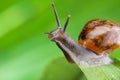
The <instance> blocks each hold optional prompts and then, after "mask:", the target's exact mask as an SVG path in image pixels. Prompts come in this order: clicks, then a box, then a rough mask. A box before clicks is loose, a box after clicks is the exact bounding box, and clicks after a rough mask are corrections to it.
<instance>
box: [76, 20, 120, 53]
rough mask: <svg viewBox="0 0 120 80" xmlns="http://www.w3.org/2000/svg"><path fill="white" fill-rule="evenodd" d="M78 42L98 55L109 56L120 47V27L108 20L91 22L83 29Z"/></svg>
mask: <svg viewBox="0 0 120 80" xmlns="http://www.w3.org/2000/svg"><path fill="white" fill-rule="evenodd" d="M78 41H79V44H81V45H82V46H83V47H85V48H87V49H89V50H91V51H93V52H95V53H96V54H103V53H108V54H109V53H111V52H112V51H113V50H114V49H116V48H118V47H120V25H118V24H117V23H115V22H112V21H107V20H99V19H96V20H91V21H89V22H88V23H87V24H86V25H85V27H84V28H83V30H82V32H81V33H80V35H79V38H78Z"/></svg>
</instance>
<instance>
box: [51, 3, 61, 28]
mask: <svg viewBox="0 0 120 80" xmlns="http://www.w3.org/2000/svg"><path fill="white" fill-rule="evenodd" d="M52 8H53V11H54V14H55V18H56V21H57V26H58V27H57V28H60V26H61V24H60V20H59V17H58V14H57V11H56V9H55V6H54V3H53V2H52Z"/></svg>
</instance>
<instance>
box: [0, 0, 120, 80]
mask: <svg viewBox="0 0 120 80" xmlns="http://www.w3.org/2000/svg"><path fill="white" fill-rule="evenodd" d="M52 1H54V3H55V6H56V8H57V11H58V15H59V18H60V20H61V24H62V25H64V22H65V20H66V17H67V15H68V14H70V15H71V19H70V22H69V25H68V26H69V27H68V28H67V33H68V34H69V35H70V36H71V37H72V38H73V39H74V40H75V41H77V38H78V35H79V33H80V31H81V29H82V27H83V26H84V25H85V23H86V22H87V21H89V20H91V19H96V18H97V19H98V18H99V19H106V20H112V21H116V22H118V23H120V0H100V1H98V0H74V1H73V0H69V1H67V0H66V1H65V0H1V1H0V80H53V79H44V78H43V76H44V75H45V73H47V74H52V72H50V71H46V69H47V68H48V67H47V66H48V64H50V63H51V62H52V61H54V60H57V61H58V62H60V61H63V62H64V61H66V60H65V59H64V60H61V59H60V61H59V59H58V58H60V57H63V54H62V52H61V50H60V49H58V47H57V46H56V45H55V44H54V43H52V42H51V41H50V40H49V39H48V37H47V35H45V34H43V33H44V32H48V31H51V30H53V29H55V28H56V21H55V17H54V13H53V10H52V7H51V5H50V3H51V2H52ZM119 51H120V50H117V51H116V52H114V53H115V56H116V55H119V54H118V53H119ZM113 56H114V55H113ZM61 64H64V63H59V64H58V65H59V66H60V67H61V66H62V65H61ZM65 64H67V62H65ZM67 66H68V67H69V66H70V65H69V64H67ZM52 68H56V67H55V66H53V67H52ZM65 68H67V67H65ZM71 69H72V68H70V70H71ZM73 69H74V67H73ZM77 70H79V69H77V68H76V70H74V71H75V72H76V73H79V71H78V72H77ZM44 71H46V72H44ZM71 71H72V70H71ZM56 72H57V71H56ZM58 73H59V70H58ZM65 75H67V73H66V74H65ZM68 75H69V74H68ZM70 75H71V74H70ZM41 77H42V78H41ZM52 77H55V76H52ZM68 77H70V76H68ZM60 80H67V79H64V77H62V79H60ZM68 80H70V79H68ZM71 80H72V79H71ZM73 80H74V79H73Z"/></svg>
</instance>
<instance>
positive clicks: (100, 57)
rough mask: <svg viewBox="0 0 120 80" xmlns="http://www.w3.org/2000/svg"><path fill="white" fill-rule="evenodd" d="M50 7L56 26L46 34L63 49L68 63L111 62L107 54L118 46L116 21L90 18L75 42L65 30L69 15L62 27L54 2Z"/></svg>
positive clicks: (119, 35) (98, 63) (119, 36)
mask: <svg viewBox="0 0 120 80" xmlns="http://www.w3.org/2000/svg"><path fill="white" fill-rule="evenodd" d="M52 7H53V10H54V13H55V17H56V21H57V25H58V27H57V29H56V30H53V31H51V32H47V33H46V34H48V37H49V39H50V40H51V41H53V42H55V43H56V44H57V46H58V47H59V48H60V49H61V50H62V51H63V53H64V55H65V57H66V59H67V60H68V61H69V62H70V63H76V64H78V65H95V66H96V65H103V64H110V63H112V62H113V60H112V59H111V58H110V57H109V54H110V53H111V52H112V51H113V50H114V49H116V48H118V47H119V46H120V26H119V25H118V24H117V23H114V22H111V21H106V20H100V19H96V20H91V21H89V22H88V23H87V24H86V25H85V27H84V28H83V30H82V32H81V33H80V35H79V38H78V42H75V41H74V40H73V39H72V38H70V37H69V36H68V35H67V33H66V32H65V31H66V28H67V24H68V22H69V19H70V16H68V17H67V20H66V23H65V25H64V27H63V28H62V27H61V25H60V21H59V18H58V15H57V12H56V9H55V7H54V3H52ZM109 39H110V40H109Z"/></svg>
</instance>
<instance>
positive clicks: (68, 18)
mask: <svg viewBox="0 0 120 80" xmlns="http://www.w3.org/2000/svg"><path fill="white" fill-rule="evenodd" d="M70 17H71V16H70V15H68V17H67V20H66V22H65V25H64V28H63V32H65V30H66V28H67V25H68V22H69V20H70Z"/></svg>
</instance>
